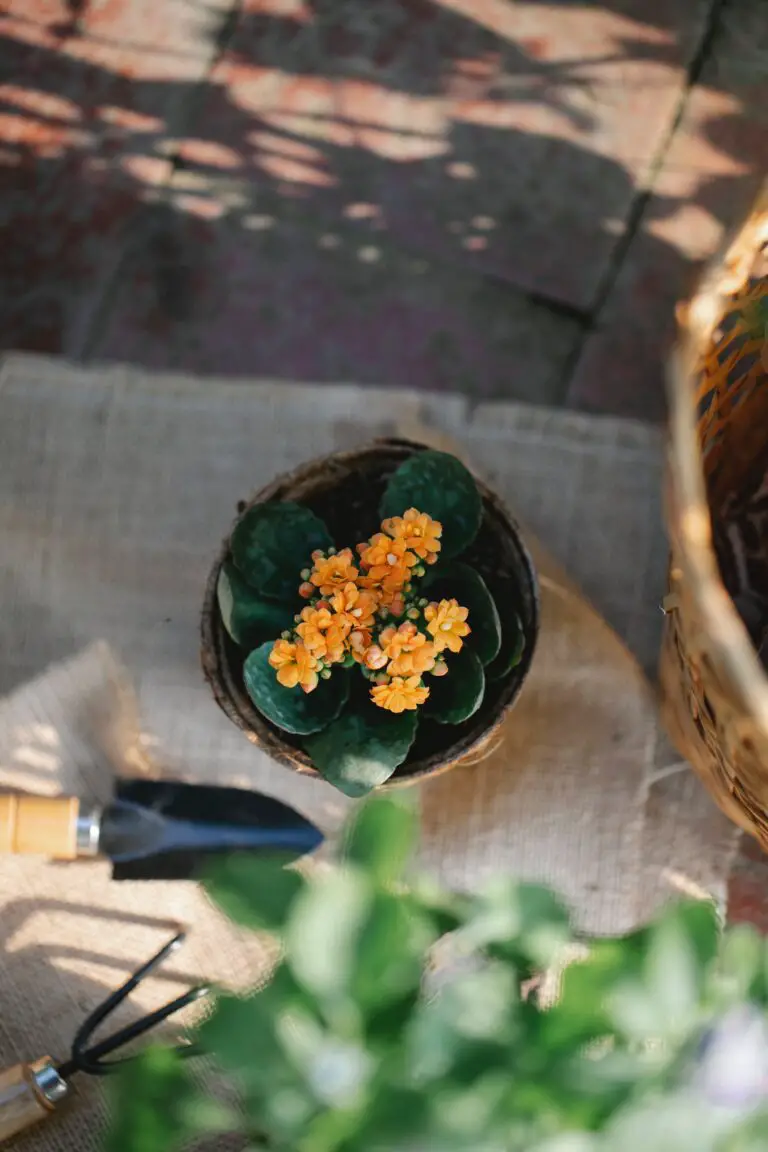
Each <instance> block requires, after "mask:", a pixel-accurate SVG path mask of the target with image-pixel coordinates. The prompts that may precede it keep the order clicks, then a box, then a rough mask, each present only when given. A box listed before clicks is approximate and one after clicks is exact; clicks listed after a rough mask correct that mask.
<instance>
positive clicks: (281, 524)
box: [230, 500, 333, 600]
mask: <svg viewBox="0 0 768 1152" xmlns="http://www.w3.org/2000/svg"><path fill="white" fill-rule="evenodd" d="M332 547H333V540H332V539H331V537H330V535H329V533H328V529H327V528H326V526H325V524H324V523H323V522H322V520H321V519H320V518H319V517H318V516H315V514H314V512H311V511H310V510H309V508H304V507H303V506H302V505H301V504H294V503H292V502H291V501H290V500H283V501H278V500H276V501H273V502H272V503H267V504H255V505H254V506H253V507H252V508H248V509H247V510H246V511H245V512H244V513H243V515H242V516H241V518H240V520H239V521H238V523H237V524H236V526H235V529H234V531H233V532H232V539H231V541H230V551H231V553H232V559H233V561H234V563H235V566H236V567H237V568H238V569H239V571H240V572H241V573H242V575H243V576H244V577H245V579H246V580H247V581H248V583H249V584H250V585H251V587H252V588H254V589H255V590H256V591H257V592H260V593H261V595H262V596H267V597H271V598H272V599H275V600H293V599H294V598H295V596H296V593H297V591H298V588H299V584H300V583H301V570H302V569H303V568H309V567H311V565H312V561H311V555H312V553H313V552H314V551H315V549H321V550H322V551H323V552H326V551H327V550H328V549H329V548H332Z"/></svg>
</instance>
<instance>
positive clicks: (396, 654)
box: [379, 620, 436, 676]
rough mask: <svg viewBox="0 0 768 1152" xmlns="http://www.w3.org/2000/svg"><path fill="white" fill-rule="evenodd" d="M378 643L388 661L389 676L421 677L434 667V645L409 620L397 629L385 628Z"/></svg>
mask: <svg viewBox="0 0 768 1152" xmlns="http://www.w3.org/2000/svg"><path fill="white" fill-rule="evenodd" d="M379 642H380V644H381V645H382V648H383V650H384V652H385V654H386V656H387V658H388V659H389V660H390V664H389V666H388V668H387V672H388V673H389V675H390V676H421V674H422V673H423V672H431V671H432V669H433V668H434V666H435V656H436V649H435V645H434V644H433V643H431V642H430V641H429V640H428V638H427V637H426V636H425V635H424V633H423V632H419V630H418V628H417V627H416V625H415V624H414V623H412V621H410V620H407V621H406V622H405V623H404V624H401V625H400V627H399V628H393V627H389V628H385V629H384V631H383V632H382V633H381V636H380V637H379Z"/></svg>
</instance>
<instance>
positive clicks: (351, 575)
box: [202, 440, 539, 796]
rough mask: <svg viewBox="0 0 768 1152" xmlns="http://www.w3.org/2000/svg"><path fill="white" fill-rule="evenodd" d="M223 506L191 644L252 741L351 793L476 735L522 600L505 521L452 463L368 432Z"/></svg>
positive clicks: (524, 654) (509, 653)
mask: <svg viewBox="0 0 768 1152" xmlns="http://www.w3.org/2000/svg"><path fill="white" fill-rule="evenodd" d="M240 507H241V512H240V515H239V518H238V520H237V521H236V523H235V525H234V527H233V529H232V531H231V533H230V535H229V536H228V538H227V539H226V540H225V542H224V545H223V547H222V551H221V554H220V555H219V558H218V559H217V561H216V563H215V565H214V567H213V569H212V571H211V575H210V578H209V581H208V586H207V589H206V593H205V601H204V605H203V613H202V659H203V668H204V671H205V674H206V677H207V679H208V682H209V683H210V685H211V688H212V690H213V693H214V696H215V698H216V700H217V702H218V704H219V705H220V707H221V708H222V709H223V710H224V712H225V713H226V714H227V716H228V717H229V718H230V719H231V720H232V721H233V722H234V723H235V724H237V725H238V727H240V728H241V729H242V730H243V731H244V732H245V734H246V735H247V736H248V738H249V739H250V740H251V741H252V742H253V743H254V744H257V745H258V746H259V747H261V748H262V749H263V750H264V751H265V752H267V753H268V754H269V755H270V756H272V757H273V758H274V759H275V760H277V761H279V762H280V763H281V764H284V765H286V766H287V767H289V768H292V769H294V770H295V771H298V772H301V773H305V774H309V775H316V774H319V775H320V776H322V777H324V778H325V779H326V780H327V781H329V783H331V784H333V785H334V786H335V787H337V788H339V789H340V790H341V791H342V792H344V793H346V794H347V795H350V796H361V795H363V794H364V793H366V792H368V791H370V790H371V789H372V788H377V787H382V786H384V785H390V786H393V785H403V784H409V783H413V782H415V781H416V780H418V779H421V778H424V777H426V776H429V775H433V774H436V773H438V772H440V771H444V770H445V769H447V768H449V767H451V766H452V765H454V764H456V763H458V762H460V761H461V760H462V759H465V758H466V757H467V756H469V755H470V754H471V753H473V752H476V751H478V750H479V749H480V747H481V746H482V745H484V744H485V742H486V741H488V740H489V738H490V737H491V735H492V734H493V732H494V731H495V729H496V728H497V727H498V726H499V724H500V723H501V721H502V719H503V718H504V715H505V714H506V712H507V711H508V710H509V708H510V707H511V706H512V704H513V703H514V701H515V700H516V698H517V696H518V694H519V691H520V688H521V686H522V683H523V681H524V679H525V677H526V675H527V672H528V669H529V667H530V663H531V658H532V656H533V650H534V646H535V642H536V637H537V633H538V628H539V597H538V588H537V583H536V575H535V572H534V569H533V564H532V562H531V559H530V556H529V555H528V552H527V550H526V548H525V545H524V544H523V542H522V540H521V538H520V533H519V531H518V529H517V527H516V525H515V524H514V522H513V521H512V519H511V518H510V516H509V514H508V512H507V511H506V509H505V508H504V506H503V505H502V503H501V501H500V500H499V499H498V497H497V496H495V495H494V493H493V492H491V491H490V490H489V489H488V488H487V487H486V486H485V485H484V484H482V483H481V482H480V481H478V480H476V479H475V478H474V477H473V476H472V475H471V473H470V472H468V471H467V469H466V468H465V467H464V465H463V464H461V462H460V461H459V460H457V459H456V458H455V457H453V456H450V455H448V454H446V453H443V452H435V451H433V450H431V449H428V448H425V447H424V446H423V445H420V444H415V443H412V442H410V441H404V440H381V441H375V442H374V443H372V444H369V445H367V446H365V447H362V448H359V449H357V450H355V451H352V452H347V453H337V454H334V455H332V456H327V457H325V458H323V459H320V460H317V461H314V462H312V463H310V464H307V465H305V466H303V467H302V468H300V469H298V470H297V471H296V472H294V473H292V474H290V475H288V476H285V477H282V478H280V479H278V480H276V481H275V482H274V483H273V484H271V485H269V487H267V488H265V489H264V490H263V491H261V492H259V493H258V494H257V495H256V496H255V497H254V498H253V499H252V500H250V501H249V502H248V504H247V505H245V506H242V505H241V506H240Z"/></svg>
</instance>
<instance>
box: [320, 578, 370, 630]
mask: <svg viewBox="0 0 768 1152" xmlns="http://www.w3.org/2000/svg"><path fill="white" fill-rule="evenodd" d="M331 607H332V608H333V610H334V612H336V613H338V615H339V616H340V617H342V618H343V619H344V620H345V621H346V622H347V623H348V624H349V627H350V628H356V629H357V628H371V627H372V626H373V618H374V615H375V614H376V609H377V608H378V607H379V602H378V598H377V597H376V595H375V594H374V593H373V592H367V591H361V590H360V589H359V588H358V587H357V585H356V584H353V583H352V582H351V581H350V583H349V584H345V585H344V587H343V588H340V589H339V591H338V592H334V594H333V596H331Z"/></svg>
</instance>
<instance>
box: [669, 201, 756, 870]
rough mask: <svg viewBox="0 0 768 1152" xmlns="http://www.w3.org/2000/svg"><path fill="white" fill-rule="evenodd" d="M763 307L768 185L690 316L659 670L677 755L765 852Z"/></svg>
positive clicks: (680, 349)
mask: <svg viewBox="0 0 768 1152" xmlns="http://www.w3.org/2000/svg"><path fill="white" fill-rule="evenodd" d="M766 306H768V188H766V189H764V191H763V193H762V195H761V197H760V198H759V201H758V203H757V205H756V207H755V209H754V211H753V213H752V215H751V216H750V217H749V219H748V221H747V223H746V225H745V226H744V227H743V228H742V229H741V231H740V232H739V234H738V235H737V237H736V238H735V240H733V242H732V243H731V244H730V246H729V247H728V249H727V252H726V255H725V257H724V259H722V260H721V261H720V262H719V263H718V264H717V265H716V266H714V267H713V268H712V269H711V270H710V271H709V273H708V275H707V276H706V278H705V280H704V282H703V283H702V285H701V286H700V288H699V290H698V292H697V294H696V295H695V297H694V298H693V300H692V301H691V302H690V303H689V304H688V305H686V306H681V308H680V309H679V314H678V321H679V327H680V337H679V340H678V344H677V347H676V349H675V351H674V354H673V356H672V359H671V362H670V373H669V385H670V387H669V391H670V409H671V411H670V422H671V437H670V458H669V472H668V482H667V522H668V526H669V534H670V542H671V563H670V573H669V595H668V596H667V598H666V601H665V609H666V611H667V617H666V626H665V634H664V644H663V651H662V658H661V667H660V680H661V690H662V708H663V714H664V719H665V721H666V724H667V727H668V729H669V731H670V734H671V735H672V737H673V739H674V741H675V743H676V744H677V746H678V748H679V750H680V752H681V753H682V754H683V755H684V756H685V757H686V759H688V760H689V761H690V762H691V764H692V765H693V766H694V768H695V770H696V771H697V773H698V774H699V776H700V777H701V779H702V780H703V781H704V783H705V784H706V786H707V787H708V788H709V790H710V791H711V793H712V795H713V796H714V797H715V799H716V800H717V802H718V804H719V805H720V807H721V808H722V809H723V811H724V812H725V813H726V814H727V815H728V816H729V817H731V819H732V820H734V821H735V822H736V823H737V824H738V825H739V826H740V827H741V828H743V829H744V830H745V831H747V832H750V833H751V834H752V835H753V836H755V837H756V838H757V839H758V840H759V841H760V842H761V843H762V844H763V846H764V847H765V848H768V679H767V678H766V674H765V672H764V670H763V666H762V664H761V662H760V660H759V659H758V656H757V653H756V650H755V648H754V646H753V643H752V641H751V639H750V636H749V634H748V632H747V630H746V627H745V625H744V624H743V623H742V620H741V617H740V616H739V614H738V613H737V611H736V608H735V607H734V603H733V600H732V598H731V595H732V594H735V593H740V591H741V589H740V587H738V585H739V582H740V581H741V582H742V583H746V584H749V585H752V586H755V585H756V584H761V585H762V584H763V583H764V582H765V581H766V580H767V579H768V520H767V521H766V532H765V533H763V531H762V530H761V531H756V530H755V526H754V525H755V522H754V519H753V517H752V512H753V510H754V509H755V508H756V507H757V505H756V504H755V503H754V494H755V493H756V492H758V491H759V489H760V484H761V483H762V481H763V478H764V477H765V475H766V472H767V471H768V341H767V340H766V328H765V323H764V320H765V311H764V309H765V308H766ZM750 501H752V503H750ZM747 510H749V516H750V518H749V519H741V520H740V519H739V518H740V517H742V518H743V517H745V516H746V511H747ZM742 524H744V525H745V526H746V527H749V533H750V536H749V548H750V551H749V553H748V554H747V555H748V556H749V559H748V560H746V561H745V553H744V552H743V550H742V549H741V548H740V549H739V558H740V562H739V563H735V562H733V563H732V562H731V560H732V559H733V558H732V557H731V559H729V555H728V550H727V548H726V547H725V546H724V545H725V542H726V541H727V540H729V539H732V538H734V532H735V533H737V538H738V539H740V536H738V534H739V533H740V532H741V525H742ZM746 527H745V531H746ZM734 585H737V587H735V588H734ZM765 590H766V589H764V588H761V591H765Z"/></svg>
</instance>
